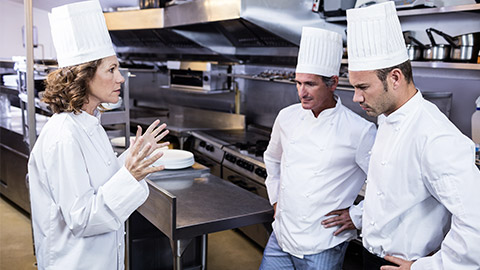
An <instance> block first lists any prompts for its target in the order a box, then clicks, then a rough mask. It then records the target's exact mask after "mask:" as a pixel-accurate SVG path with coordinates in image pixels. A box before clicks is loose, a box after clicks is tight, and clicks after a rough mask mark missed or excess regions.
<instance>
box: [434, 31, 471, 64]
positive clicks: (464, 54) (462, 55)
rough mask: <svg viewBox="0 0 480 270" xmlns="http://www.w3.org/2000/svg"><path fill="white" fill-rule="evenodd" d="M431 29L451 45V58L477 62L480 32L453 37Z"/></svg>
mask: <svg viewBox="0 0 480 270" xmlns="http://www.w3.org/2000/svg"><path fill="white" fill-rule="evenodd" d="M430 29H431V31H434V32H435V33H437V34H439V35H441V36H442V37H443V38H444V39H445V40H446V41H447V42H448V43H449V44H450V45H451V50H450V60H452V61H461V62H471V63H476V62H477V56H478V52H479V50H480V32H477V33H469V34H463V35H459V36H455V37H452V36H450V35H448V34H445V33H443V32H442V31H439V30H436V29H434V28H430Z"/></svg>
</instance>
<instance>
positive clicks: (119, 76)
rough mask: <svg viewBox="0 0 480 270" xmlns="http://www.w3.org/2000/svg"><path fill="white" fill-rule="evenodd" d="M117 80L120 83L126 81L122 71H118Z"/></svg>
mask: <svg viewBox="0 0 480 270" xmlns="http://www.w3.org/2000/svg"><path fill="white" fill-rule="evenodd" d="M117 82H118V83H120V84H121V83H124V82H125V78H124V77H123V75H122V73H121V72H120V71H119V72H118V77H117Z"/></svg>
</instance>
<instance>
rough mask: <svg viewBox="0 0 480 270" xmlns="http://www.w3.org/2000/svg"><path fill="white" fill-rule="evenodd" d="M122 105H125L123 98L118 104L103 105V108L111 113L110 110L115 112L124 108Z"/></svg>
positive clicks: (119, 99) (120, 98)
mask: <svg viewBox="0 0 480 270" xmlns="http://www.w3.org/2000/svg"><path fill="white" fill-rule="evenodd" d="M122 103H123V101H122V97H118V101H117V103H102V106H103V108H105V110H107V111H109V110H115V109H118V108H120V107H122Z"/></svg>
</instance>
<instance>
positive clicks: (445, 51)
mask: <svg viewBox="0 0 480 270" xmlns="http://www.w3.org/2000/svg"><path fill="white" fill-rule="evenodd" d="M432 30H435V29H432V28H428V29H427V30H426V32H427V35H428V38H429V39H430V43H431V44H430V45H426V48H425V49H424V50H423V59H425V60H433V61H445V60H447V59H448V57H449V56H450V45H447V44H437V43H436V42H435V39H434V38H433V36H432V32H431V31H432ZM434 32H435V31H434Z"/></svg>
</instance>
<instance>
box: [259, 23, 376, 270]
mask: <svg viewBox="0 0 480 270" xmlns="http://www.w3.org/2000/svg"><path fill="white" fill-rule="evenodd" d="M341 59H342V37H341V35H340V34H338V33H336V32H332V31H327V30H323V29H318V28H311V27H304V28H303V31H302V37H301V41H300V49H299V54H298V65H297V68H296V76H295V81H296V85H297V91H298V96H299V98H300V101H301V103H298V104H294V105H291V106H289V107H287V108H284V109H282V110H281V111H280V113H279V114H278V116H277V119H276V120H275V123H274V125H273V130H272V134H271V139H270V142H269V145H268V148H267V150H266V151H265V154H264V161H265V165H266V168H267V173H268V177H267V180H266V182H265V183H266V186H267V191H268V196H269V199H270V203H271V204H272V205H273V207H274V209H275V220H274V222H273V233H272V235H271V236H270V239H269V241H268V243H267V246H266V247H265V251H264V255H263V260H262V264H261V266H260V269H262V270H265V269H272V270H277V269H324V270H341V268H342V264H343V258H344V255H345V251H346V248H347V245H348V241H349V240H351V239H353V238H355V237H356V230H355V226H354V224H355V225H358V226H360V224H361V220H360V216H359V215H361V209H360V207H357V208H355V207H352V205H353V203H354V200H355V198H356V197H357V194H358V193H359V191H360V189H361V187H362V186H363V184H364V182H365V178H366V173H367V167H368V161H369V157H370V155H369V152H370V150H371V147H372V144H373V141H374V138H375V131H376V128H375V125H374V124H372V123H370V122H368V121H366V120H364V119H363V118H361V117H360V116H358V115H357V114H355V113H354V112H352V111H350V110H349V109H348V108H346V107H345V106H344V105H342V102H341V100H340V98H339V97H338V96H337V95H335V94H334V90H335V88H336V87H337V84H338V74H339V69H340V63H341ZM327 215H328V216H332V215H333V216H334V217H328V216H327Z"/></svg>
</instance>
